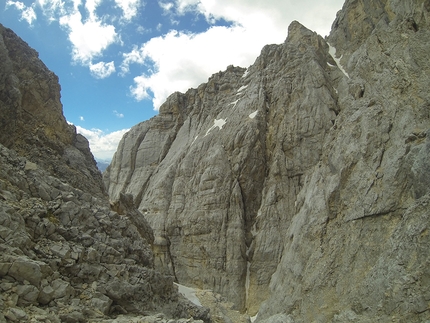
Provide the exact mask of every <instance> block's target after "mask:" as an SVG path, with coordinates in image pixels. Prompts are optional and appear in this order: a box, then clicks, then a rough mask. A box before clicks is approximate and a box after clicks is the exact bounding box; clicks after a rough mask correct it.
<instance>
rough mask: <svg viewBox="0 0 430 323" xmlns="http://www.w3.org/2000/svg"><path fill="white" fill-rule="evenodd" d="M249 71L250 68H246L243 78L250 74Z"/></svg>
mask: <svg viewBox="0 0 430 323" xmlns="http://www.w3.org/2000/svg"><path fill="white" fill-rule="evenodd" d="M248 73H249V71H248V69H246V70H245V73H243V75H242V77H243V78H245V77H247V76H248Z"/></svg>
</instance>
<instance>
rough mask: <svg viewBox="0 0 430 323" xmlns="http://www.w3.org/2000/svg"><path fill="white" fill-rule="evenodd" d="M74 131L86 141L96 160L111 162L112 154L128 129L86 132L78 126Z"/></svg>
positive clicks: (86, 130)
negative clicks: (108, 131)
mask: <svg viewBox="0 0 430 323" xmlns="http://www.w3.org/2000/svg"><path fill="white" fill-rule="evenodd" d="M76 130H77V132H78V133H80V134H81V135H83V136H84V137H86V138H87V139H88V141H89V143H90V149H91V152H92V153H93V155H94V157H95V158H96V159H98V160H111V159H112V156H113V154H114V153H115V151H116V150H117V148H118V144H119V141H120V140H121V138H122V136H123V135H124V134H125V133H126V132H127V131H128V130H129V129H122V130H119V131H114V132H110V133H105V132H104V131H103V130H100V129H91V130H88V129H85V128H82V127H80V126H76Z"/></svg>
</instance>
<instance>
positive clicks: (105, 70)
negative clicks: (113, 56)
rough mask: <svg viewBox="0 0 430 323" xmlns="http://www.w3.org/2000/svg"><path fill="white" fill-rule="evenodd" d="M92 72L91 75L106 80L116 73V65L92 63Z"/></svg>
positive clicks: (112, 63)
mask: <svg viewBox="0 0 430 323" xmlns="http://www.w3.org/2000/svg"><path fill="white" fill-rule="evenodd" d="M90 71H91V74H92V75H93V76H94V77H96V78H99V79H104V78H106V77H109V76H110V75H111V74H112V73H114V72H115V64H114V62H113V61H112V62H109V63H106V62H98V63H97V64H92V63H90Z"/></svg>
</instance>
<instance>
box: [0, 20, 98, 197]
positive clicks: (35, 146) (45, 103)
mask: <svg viewBox="0 0 430 323" xmlns="http://www.w3.org/2000/svg"><path fill="white" fill-rule="evenodd" d="M0 128H1V131H0V143H1V144H3V145H4V146H6V147H8V148H10V149H14V150H15V151H17V152H18V153H19V154H20V155H21V156H25V157H26V158H29V159H30V160H31V161H32V162H34V163H36V164H40V166H43V167H44V168H45V169H48V170H49V171H50V172H51V173H52V174H53V175H55V176H58V177H61V178H62V179H63V180H66V181H68V182H69V183H70V184H72V185H73V186H74V187H77V188H81V189H83V190H85V191H91V193H93V194H97V195H99V196H101V195H104V194H105V192H104V187H103V183H102V177H101V174H100V172H99V171H98V170H97V166H96V164H95V161H94V158H93V156H92V154H91V152H90V149H89V144H88V141H87V139H86V138H85V137H83V136H81V135H80V134H76V129H75V128H74V126H71V125H68V124H67V122H66V119H65V118H64V116H63V109H62V105H61V102H60V85H59V83H58V77H57V76H56V75H55V74H54V73H53V72H51V71H50V70H48V68H47V67H46V66H45V65H44V64H43V62H42V61H40V60H39V58H38V53H37V52H36V51H35V50H34V49H32V48H30V47H29V46H28V45H27V44H26V43H25V42H24V41H23V40H21V39H20V38H19V37H18V36H17V35H16V34H15V33H14V32H13V31H12V30H10V29H7V28H5V27H3V26H1V25H0ZM47 156H49V158H47Z"/></svg>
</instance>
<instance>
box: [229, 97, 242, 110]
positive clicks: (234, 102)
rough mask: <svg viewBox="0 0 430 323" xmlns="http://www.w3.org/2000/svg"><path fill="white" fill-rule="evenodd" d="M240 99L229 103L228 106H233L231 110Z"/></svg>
mask: <svg viewBox="0 0 430 323" xmlns="http://www.w3.org/2000/svg"><path fill="white" fill-rule="evenodd" d="M239 100H240V99H237V100H236V101H233V102H231V103H230V104H233V108H235V107H236V104H237V102H239Z"/></svg>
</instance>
